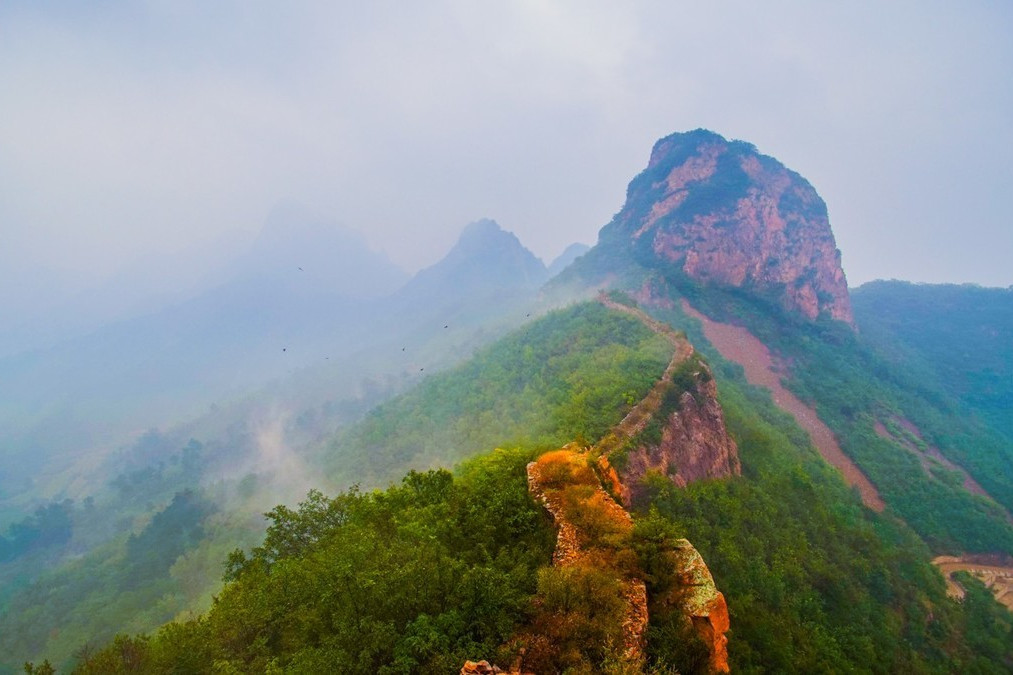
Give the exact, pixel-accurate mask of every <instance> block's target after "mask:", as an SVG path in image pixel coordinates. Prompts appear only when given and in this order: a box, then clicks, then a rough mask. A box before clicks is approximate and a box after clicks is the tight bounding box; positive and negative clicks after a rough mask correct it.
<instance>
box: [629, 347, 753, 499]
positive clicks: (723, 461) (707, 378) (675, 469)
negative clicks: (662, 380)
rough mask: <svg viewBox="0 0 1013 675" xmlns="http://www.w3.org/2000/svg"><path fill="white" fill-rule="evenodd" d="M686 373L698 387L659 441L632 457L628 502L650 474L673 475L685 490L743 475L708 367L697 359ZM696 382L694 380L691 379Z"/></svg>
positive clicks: (680, 401)
mask: <svg viewBox="0 0 1013 675" xmlns="http://www.w3.org/2000/svg"><path fill="white" fill-rule="evenodd" d="M687 365H691V366H693V368H692V370H691V372H687V373H686V376H687V377H686V379H687V380H688V381H690V382H692V384H691V385H690V387H689V388H688V389H686V390H684V391H682V392H681V393H674V394H673V395H675V396H677V401H676V409H675V410H673V411H671V412H670V413H668V415H667V417H666V419H665V420H664V423H663V425H662V431H661V438H660V440H658V441H657V442H645V443H643V444H641V445H639V446H638V447H636V448H635V449H634V450H632V451H630V452H628V453H627V455H626V466H625V467H623V470H622V471H621V478H622V483H623V485H624V490H623V492H624V495H623V496H624V498H628V497H632V496H634V495H635V494H636V492H637V490H638V489H639V486H640V485H641V482H642V478H643V477H644V475H645V474H646V473H647V472H648V471H657V472H659V473H661V474H662V475H665V476H668V477H669V478H670V479H671V480H672V482H673V483H675V484H676V485H679V486H680V487H684V486H686V485H687V484H688V483H692V482H693V481H697V480H703V479H707V478H725V477H728V476H737V475H739V474H740V473H741V470H742V469H741V466H740V464H739V453H738V448H737V447H736V445H735V441H734V440H732V437H731V436H729V435H728V430H727V428H726V427H725V419H724V414H723V413H722V411H721V404H720V403H718V400H717V387H715V385H714V379H713V377H711V374H710V370H709V369H708V368H707V366H706V364H704V363H703V362H700V361H692V362H689V363H688V364H687ZM689 378H692V379H689Z"/></svg>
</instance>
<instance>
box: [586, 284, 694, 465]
mask: <svg viewBox="0 0 1013 675" xmlns="http://www.w3.org/2000/svg"><path fill="white" fill-rule="evenodd" d="M598 302H600V303H601V304H602V305H604V306H605V307H608V308H609V309H613V310H616V311H618V312H624V313H625V314H629V315H630V316H632V317H634V318H636V319H638V320H639V321H641V322H642V323H643V324H644V325H645V326H647V327H648V328H650V329H651V330H652V331H654V332H655V333H657V334H658V335H661V336H662V337H664V338H666V339H667V340H668V341H669V342H670V343H672V346H673V347H674V348H675V352H674V353H673V354H672V359H671V360H670V361H669V362H668V365H667V366H666V367H665V372H664V373H662V375H661V379H659V380H658V381H657V382H655V383H654V386H653V387H652V388H651V391H649V392H648V393H647V396H645V397H644V398H643V399H641V400H640V401H639V402H637V404H636V405H635V406H633V409H632V410H630V411H629V412H628V413H627V414H626V417H624V418H623V419H622V421H621V422H619V424H617V425H616V426H615V427H613V428H612V429H611V430H609V432H608V433H607V434H606V435H605V436H604V437H603V438H602V439H601V440H600V441H599V442H598V444H597V445H596V446H595V450H597V451H598V452H599V453H600V454H601V455H603V456H608V454H609V453H610V452H611V451H612V450H614V449H615V448H617V447H619V446H620V445H622V443H623V441H625V440H627V439H630V438H633V437H634V436H636V435H637V434H638V433H640V432H641V431H643V429H644V427H645V426H647V423H648V422H650V421H651V417H653V416H654V413H656V412H657V411H658V408H660V407H661V401H662V399H663V398H664V395H665V392H666V391H667V390H668V389H669V388H670V387H671V386H672V373H674V372H675V369H676V368H678V367H679V364H681V363H682V362H683V361H685V360H686V359H688V358H690V357H691V356H693V352H694V349H693V345H692V344H690V342H689V340H687V339H686V338H685V337H684V336H683V335H681V334H680V333H677V332H676V331H675V330H673V329H672V327H671V326H669V325H667V324H664V323H662V322H661V321H658V320H656V319H654V318H652V317H651V316H649V315H648V314H647V313H645V312H644V311H643V310H640V309H637V308H636V307H629V306H627V305H624V304H621V303H618V302H615V301H614V300H611V299H609V297H608V296H607V295H605V293H600V294H599V295H598Z"/></svg>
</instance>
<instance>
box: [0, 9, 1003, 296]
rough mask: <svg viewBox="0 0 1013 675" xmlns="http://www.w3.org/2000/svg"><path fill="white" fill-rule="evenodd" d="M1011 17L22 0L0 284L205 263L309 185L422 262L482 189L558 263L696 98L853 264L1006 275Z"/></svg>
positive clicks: (689, 117) (4, 160)
mask: <svg viewBox="0 0 1013 675" xmlns="http://www.w3.org/2000/svg"><path fill="white" fill-rule="evenodd" d="M1011 34H1013V4H1011V3H1008V2H1003V1H1000V0H994V1H986V0H981V1H977V2H976V1H969V2H963V3H953V2H936V1H933V0H928V1H926V0H919V1H917V2H883V1H879V0H877V1H874V2H865V1H854V2H847V3H829V2H827V3H814V2H802V1H798V2H785V1H781V0H772V1H767V2H762V3H758V2H751V1H741V2H736V1H730V0H729V1H715V2H706V3H704V2H623V3H618V2H597V1H595V0H578V1H574V2H546V1H526V0H519V1H516V2H512V1H507V0H503V1H502V2H468V1H463V0H460V1H459V0H434V1H432V2H425V3H414V2H386V1H383V0H378V1H376V2H369V3H350V2H347V3H346V2H333V1H324V2H301V1H299V0H290V1H286V2H259V1H255V0H220V1H217V2H204V1H200V2H198V1H189V0H136V1H132V2H118V1H114V0H96V1H94V2H88V3H79V2H73V1H71V0H65V1H62V2H61V1H53V2H45V3H39V2H32V1H28V0H7V1H6V2H3V3H0V83H2V87H0V307H8V308H12V307H17V306H27V305H33V304H37V301H38V302H41V301H42V299H44V298H55V297H59V296H61V294H63V295H66V294H68V293H71V292H73V291H76V290H80V289H82V288H87V287H89V286H93V285H96V284H99V283H101V282H103V281H107V280H108V279H110V278H116V275H117V274H124V270H131V269H132V270H135V271H136V270H138V269H139V270H142V271H143V272H144V273H145V274H148V275H152V276H158V275H162V277H164V278H165V279H166V280H168V281H166V284H168V286H172V284H184V283H186V280H187V279H193V278H197V277H199V276H200V275H201V274H202V273H204V272H206V270H207V269H208V268H211V267H213V266H214V265H216V264H218V263H219V262H220V261H221V260H224V259H226V258H229V257H231V256H233V255H235V254H236V253H237V252H238V251H240V250H241V249H242V247H243V246H245V245H248V244H249V242H250V241H251V240H252V239H253V238H254V236H255V235H256V233H257V232H258V230H259V229H260V228H261V227H262V226H263V223H264V221H265V219H266V217H267V214H268V213H269V212H270V211H271V209H272V208H273V207H274V206H275V205H277V204H279V203H291V202H296V203H300V204H303V205H305V206H306V207H307V208H308V209H310V210H312V211H313V212H315V213H318V214H321V216H322V217H325V218H327V219H329V220H333V221H334V222H336V223H340V224H341V225H343V226H345V227H347V228H351V229H354V230H356V231H359V232H361V233H362V235H363V236H364V237H365V238H366V240H367V241H368V242H369V244H370V245H371V246H372V247H373V248H374V249H376V250H380V251H383V252H385V253H386V254H387V255H388V256H389V257H390V258H391V259H392V260H393V261H394V262H395V263H396V264H398V265H399V266H401V267H402V268H404V269H405V270H407V271H409V272H412V271H415V270H417V269H419V268H421V267H424V266H427V265H430V264H432V263H434V262H435V261H436V260H438V259H439V258H440V257H441V256H442V255H443V254H444V253H445V252H446V251H447V250H448V249H449V248H450V246H451V245H452V244H453V242H454V241H455V240H456V238H457V235H458V234H459V232H460V231H461V229H462V228H463V227H464V226H465V225H466V224H467V223H469V222H471V221H474V220H477V219H479V218H483V217H489V218H493V219H495V220H497V221H498V222H499V223H500V224H501V225H502V226H503V227H504V228H505V229H508V230H510V231H513V232H515V233H516V234H517V235H518V237H519V238H520V239H521V241H522V242H523V243H524V244H525V245H527V246H528V247H529V248H530V249H532V250H533V251H534V252H535V253H536V254H537V255H539V256H540V257H542V258H543V259H544V260H545V261H546V262H549V261H551V259H552V258H553V257H555V256H556V255H557V254H558V253H560V252H561V251H562V250H563V248H565V247H566V246H567V245H568V244H570V243H572V242H575V241H581V242H585V243H588V244H593V243H594V241H595V239H596V236H597V232H598V230H599V229H600V228H601V227H602V226H603V225H604V224H606V223H607V222H608V221H609V220H610V219H611V217H612V215H613V214H614V213H615V212H617V211H618V210H619V209H620V208H621V206H622V202H623V198H624V196H625V189H626V185H627V183H628V182H629V181H630V179H632V177H633V176H634V175H636V174H637V173H638V172H639V171H640V170H642V169H643V168H644V167H645V166H646V163H647V159H648V156H649V153H650V149H651V146H652V144H653V143H654V141H655V140H657V139H658V138H660V137H662V136H665V135H667V134H669V133H672V132H674V131H686V130H690V129H694V128H697V127H706V128H709V129H712V130H714V131H717V132H718V133H720V134H722V135H724V136H726V137H728V138H736V139H742V140H746V141H749V142H751V143H753V144H755V145H756V146H757V147H758V149H759V150H760V151H761V152H763V153H765V154H769V155H772V156H774V157H776V158H778V159H779V160H781V161H782V162H783V163H785V164H786V165H787V166H788V167H789V168H792V169H794V170H796V171H798V172H799V173H801V174H802V175H803V176H805V177H806V178H807V179H808V180H809V181H810V182H811V183H812V184H813V185H814V186H815V188H816V189H817V191H818V192H819V193H820V194H821V195H822V197H823V198H824V200H825V201H826V202H827V205H828V208H829V211H830V220H831V225H832V226H833V229H834V232H835V234H836V237H837V244H838V247H839V248H840V249H841V250H842V253H843V263H844V268H845V271H846V273H847V275H848V279H849V283H850V284H851V285H852V286H854V285H858V284H861V283H863V282H866V281H869V280H871V279H875V278H900V279H908V280H914V281H928V282H975V283H979V284H983V285H990V286H1004V287H1005V286H1009V285H1011V284H1013V265H1011V264H1010V263H1009V259H1010V257H1011V254H1013V220H1011V216H1010V209H1009V208H1008V206H1007V203H1008V199H1007V197H1008V193H1009V191H1010V188H1011V187H1013V161H1010V160H1011V158H1013V77H1010V75H1009V72H1010V69H1011V66H1013V40H1010V39H1009V36H1010V35H1011ZM4 299H6V301H7V304H6V305H4V304H3V302H2V301H3V300H4ZM18 302H20V303H21V305H18ZM11 311H13V310H11Z"/></svg>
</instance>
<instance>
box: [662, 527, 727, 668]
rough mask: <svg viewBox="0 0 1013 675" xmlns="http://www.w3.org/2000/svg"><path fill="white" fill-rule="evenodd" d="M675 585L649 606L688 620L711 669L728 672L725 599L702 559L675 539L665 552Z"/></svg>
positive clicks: (685, 542)
mask: <svg viewBox="0 0 1013 675" xmlns="http://www.w3.org/2000/svg"><path fill="white" fill-rule="evenodd" d="M665 556H666V558H668V560H669V562H670V564H671V566H672V569H673V570H674V571H675V574H676V583H675V584H674V585H673V587H672V589H671V591H670V592H669V593H668V594H667V596H665V597H663V598H656V599H655V600H654V602H653V603H652V606H655V607H657V606H659V605H660V606H661V607H663V608H665V609H675V610H677V611H679V612H681V613H682V614H683V615H685V616H686V617H688V619H689V621H690V622H691V623H692V625H693V628H694V629H695V631H696V634H697V635H698V636H699V637H700V639H701V640H702V641H703V643H704V644H705V645H706V647H707V651H708V652H709V653H710V669H711V670H712V671H713V672H716V673H727V672H729V668H728V638H727V637H726V636H725V633H726V632H727V631H728V628H729V625H730V624H729V619H728V605H727V603H725V596H724V595H723V594H722V593H721V592H720V591H719V590H718V589H717V586H715V585H714V577H713V576H711V572H710V569H708V567H707V563H705V562H704V559H703V557H702V556H701V555H700V553H699V552H698V551H697V550H696V548H695V547H694V546H693V544H691V543H690V542H689V540H687V539H678V540H676V543H675V547H674V548H673V549H672V550H671V551H666V553H665Z"/></svg>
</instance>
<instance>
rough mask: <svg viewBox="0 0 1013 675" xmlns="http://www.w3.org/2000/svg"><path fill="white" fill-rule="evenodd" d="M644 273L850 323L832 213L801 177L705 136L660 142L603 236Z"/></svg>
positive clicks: (745, 148) (748, 149) (745, 147)
mask: <svg viewBox="0 0 1013 675" xmlns="http://www.w3.org/2000/svg"><path fill="white" fill-rule="evenodd" d="M599 240H600V242H602V243H607V245H608V246H615V245H619V246H622V247H628V248H629V249H630V250H632V252H633V255H634V258H635V259H636V260H637V262H639V263H640V264H642V265H644V266H645V267H648V268H661V269H662V270H665V269H666V268H668V269H669V270H671V268H674V270H675V271H678V272H681V273H682V274H685V275H686V276H688V277H689V278H690V279H693V280H695V281H697V282H700V283H704V284H711V285H717V286H725V287H735V288H741V289H744V290H748V291H749V292H751V293H753V294H755V295H758V296H762V297H765V298H768V299H771V300H773V301H775V302H777V303H780V304H781V306H782V307H784V308H785V309H786V310H789V311H792V312H797V313H799V314H801V315H803V316H805V317H807V318H808V319H815V318H817V317H818V316H820V315H821V314H823V315H826V316H829V317H830V318H832V319H837V320H840V321H845V322H847V323H849V324H852V323H853V317H852V311H851V300H850V298H849V296H848V288H847V281H846V280H845V277H844V271H843V269H842V268H841V256H840V251H838V250H837V247H836V243H835V241H834V235H833V232H831V230H830V221H829V219H828V216H827V207H826V204H825V203H824V202H823V200H822V199H821V198H820V196H819V195H818V194H817V193H816V190H814V189H813V187H812V186H811V185H810V184H809V183H808V182H807V181H806V180H805V179H804V178H802V177H801V176H800V175H798V174H797V173H795V172H793V171H790V170H788V169H787V168H785V167H784V165H782V164H781V163H780V162H778V161H777V160H776V159H774V158H772V157H768V156H766V155H761V154H759V153H758V152H757V151H756V148H754V147H753V146H752V145H750V144H748V143H744V142H742V141H727V140H725V139H724V138H722V137H721V136H719V135H718V134H715V133H713V132H710V131H706V130H703V129H698V130H696V131H691V132H688V133H678V134H672V135H671V136H667V137H665V138H663V139H661V140H660V141H658V142H657V143H656V144H655V146H654V149H653V151H652V152H651V159H650V162H649V164H648V166H647V169H645V170H644V171H643V172H642V173H640V174H639V175H638V176H637V177H636V178H634V179H633V181H632V182H631V183H630V185H629V188H628V190H627V198H626V204H625V205H624V206H623V209H622V210H621V211H620V212H619V213H618V214H617V215H616V216H615V218H614V219H613V220H612V222H611V223H609V224H608V225H606V226H605V227H604V228H603V229H602V231H601V233H600V237H599Z"/></svg>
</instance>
